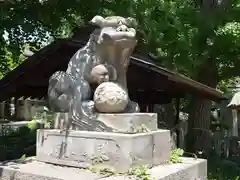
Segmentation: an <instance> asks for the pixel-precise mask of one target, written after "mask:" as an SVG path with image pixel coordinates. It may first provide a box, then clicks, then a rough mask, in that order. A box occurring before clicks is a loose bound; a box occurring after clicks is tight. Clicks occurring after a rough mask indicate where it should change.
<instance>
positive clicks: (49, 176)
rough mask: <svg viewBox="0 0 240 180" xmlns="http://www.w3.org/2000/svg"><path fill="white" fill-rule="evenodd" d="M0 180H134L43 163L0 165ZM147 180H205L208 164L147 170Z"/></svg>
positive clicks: (193, 162)
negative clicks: (148, 177) (148, 178)
mask: <svg viewBox="0 0 240 180" xmlns="http://www.w3.org/2000/svg"><path fill="white" fill-rule="evenodd" d="M0 171H1V174H0V179H1V180H33V179H34V180H69V179H71V180H97V179H98V180H137V178H134V177H129V176H124V175H123V176H110V177H105V176H104V175H98V174H95V173H93V172H91V171H89V170H84V169H78V168H71V167H62V166H56V165H51V164H47V163H43V162H37V161H30V162H26V163H14V162H9V163H3V164H1V165H0ZM149 174H150V176H151V178H150V179H154V178H155V179H156V180H207V161H206V160H203V159H193V158H183V163H180V164H166V165H160V166H155V167H153V168H152V169H149Z"/></svg>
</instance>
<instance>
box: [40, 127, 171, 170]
mask: <svg viewBox="0 0 240 180" xmlns="http://www.w3.org/2000/svg"><path fill="white" fill-rule="evenodd" d="M169 159H170V132H169V131H168V130H157V131H151V132H146V133H137V134H122V133H112V132H93V131H68V132H65V131H62V132H61V130H39V131H38V134H37V160H39V161H42V162H48V163H53V164H59V165H67V166H73V167H80V168H86V167H91V166H94V167H95V166H98V167H106V168H114V169H115V170H116V171H118V172H127V171H128V170H129V169H130V168H131V167H134V166H139V165H146V164H148V165H152V166H154V165H159V164H164V163H166V162H167V161H169Z"/></svg>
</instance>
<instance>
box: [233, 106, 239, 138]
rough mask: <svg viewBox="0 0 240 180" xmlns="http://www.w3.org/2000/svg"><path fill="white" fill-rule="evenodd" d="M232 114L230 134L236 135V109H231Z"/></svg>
mask: <svg viewBox="0 0 240 180" xmlns="http://www.w3.org/2000/svg"><path fill="white" fill-rule="evenodd" d="M232 116H233V126H232V136H238V110H237V109H233V110H232Z"/></svg>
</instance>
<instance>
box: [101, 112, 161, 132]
mask: <svg viewBox="0 0 240 180" xmlns="http://www.w3.org/2000/svg"><path fill="white" fill-rule="evenodd" d="M97 120H98V121H100V122H102V123H104V124H105V125H106V126H107V127H109V129H112V131H113V132H122V133H136V132H144V131H156V130H157V129H158V128H157V114H156V113H122V114H98V116H97ZM107 130H108V129H107Z"/></svg>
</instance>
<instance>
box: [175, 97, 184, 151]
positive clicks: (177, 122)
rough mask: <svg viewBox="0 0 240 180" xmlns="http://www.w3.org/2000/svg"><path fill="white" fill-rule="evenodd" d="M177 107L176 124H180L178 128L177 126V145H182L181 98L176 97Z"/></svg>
mask: <svg viewBox="0 0 240 180" xmlns="http://www.w3.org/2000/svg"><path fill="white" fill-rule="evenodd" d="M175 108H176V119H175V126H178V128H176V135H177V139H176V141H177V142H176V145H177V147H179V145H180V139H181V138H180V136H181V134H182V133H181V128H180V119H179V114H180V98H176V104H175Z"/></svg>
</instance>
